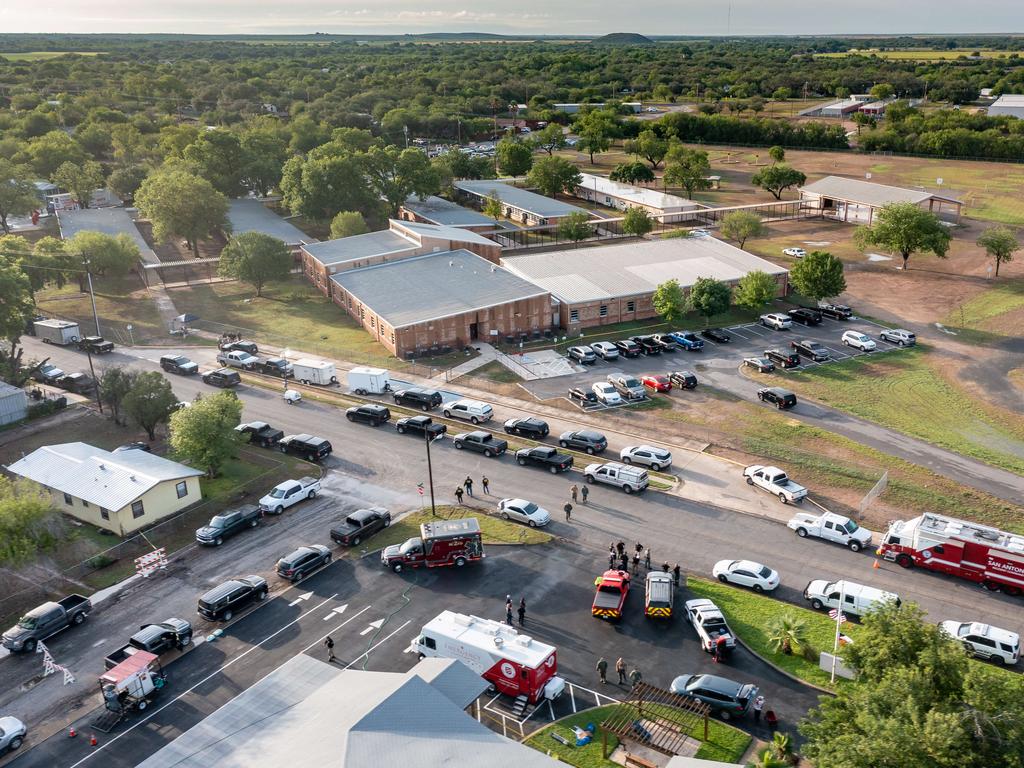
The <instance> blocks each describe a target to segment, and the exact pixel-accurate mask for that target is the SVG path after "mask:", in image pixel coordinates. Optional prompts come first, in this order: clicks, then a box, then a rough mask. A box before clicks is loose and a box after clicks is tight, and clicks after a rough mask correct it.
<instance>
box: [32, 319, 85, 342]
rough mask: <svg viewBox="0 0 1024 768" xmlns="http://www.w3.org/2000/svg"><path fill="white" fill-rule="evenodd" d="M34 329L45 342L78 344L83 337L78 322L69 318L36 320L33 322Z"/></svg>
mask: <svg viewBox="0 0 1024 768" xmlns="http://www.w3.org/2000/svg"><path fill="white" fill-rule="evenodd" d="M32 329H33V330H34V331H35V334H36V336H37V337H39V338H40V339H42V340H43V343H44V344H60V345H61V346H66V345H68V344H77V343H78V340H79V339H80V338H82V331H81V330H79V328H78V323H72V322H70V321H68V320H36V321H35V322H34V323H32Z"/></svg>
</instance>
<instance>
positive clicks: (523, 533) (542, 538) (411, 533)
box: [373, 499, 552, 549]
mask: <svg viewBox="0 0 1024 768" xmlns="http://www.w3.org/2000/svg"><path fill="white" fill-rule="evenodd" d="M426 503H427V507H426V509H424V510H421V511H419V512H413V513H412V514H410V515H407V516H406V517H403V518H402V519H401V520H399V521H398V522H397V523H395V524H393V525H392V526H391V527H390V528H387V529H385V530H383V531H381V532H380V533H378V534H377V535H376V536H374V537H373V546H374V548H377V549H381V548H383V547H386V546H389V545H391V544H401V543H402V542H403V541H406V540H407V539H411V538H413V537H415V536H419V535H420V525H422V524H423V523H429V522H431V521H432V520H453V519H459V518H463V517H475V518H476V519H477V521H478V522H479V523H480V532H481V533H482V534H483V539H484V544H546V543H547V542H549V541H551V539H552V536H551V534H549V533H545V532H544V531H542V530H539V529H537V528H530V527H529V526H526V525H522V524H520V523H513V522H511V521H507V520H502V519H501V518H500V517H491V516H490V515H488V514H487V513H486V512H484V511H483V510H481V509H477V508H474V507H470V506H463V507H456V506H449V505H442V504H439V505H437V517H436V518H435V517H432V516H431V514H430V500H429V499H427V502H426Z"/></svg>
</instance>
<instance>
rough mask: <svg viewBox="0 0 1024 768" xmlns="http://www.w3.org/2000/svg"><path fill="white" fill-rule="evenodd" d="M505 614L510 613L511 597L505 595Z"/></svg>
mask: <svg viewBox="0 0 1024 768" xmlns="http://www.w3.org/2000/svg"><path fill="white" fill-rule="evenodd" d="M505 613H512V595H505Z"/></svg>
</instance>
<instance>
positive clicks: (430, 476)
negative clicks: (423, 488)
mask: <svg viewBox="0 0 1024 768" xmlns="http://www.w3.org/2000/svg"><path fill="white" fill-rule="evenodd" d="M423 436H424V437H425V438H426V441H427V481H428V482H429V483H430V516H431V517H437V507H436V506H435V505H434V467H433V465H432V464H431V463H430V444H431V443H432V442H434V439H440V435H439V436H438V437H437V438H434V439H432V438H431V437H430V431H429V430H425V431H424V433H423Z"/></svg>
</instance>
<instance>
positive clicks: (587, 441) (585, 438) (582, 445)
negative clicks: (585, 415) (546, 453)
mask: <svg viewBox="0 0 1024 768" xmlns="http://www.w3.org/2000/svg"><path fill="white" fill-rule="evenodd" d="M558 444H559V445H560V446H561V447H562V448H571V449H572V450H574V451H585V452H586V453H588V454H590V455H591V456H593V455H594V454H595V453H601V452H602V451H604V450H605V449H606V448H607V447H608V438H606V437H605V436H604V435H602V434H601V433H600V432H595V431H594V430H592V429H578V430H576V431H574V432H563V433H562V434H560V435H559V436H558Z"/></svg>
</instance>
